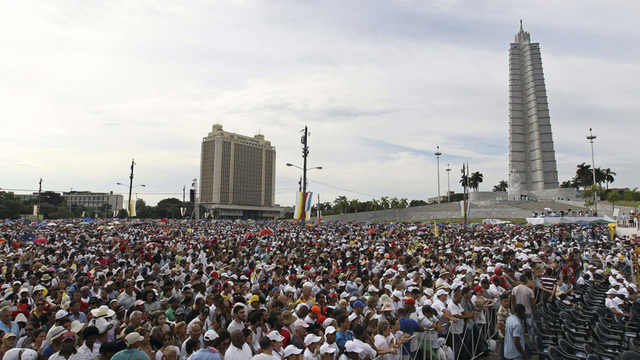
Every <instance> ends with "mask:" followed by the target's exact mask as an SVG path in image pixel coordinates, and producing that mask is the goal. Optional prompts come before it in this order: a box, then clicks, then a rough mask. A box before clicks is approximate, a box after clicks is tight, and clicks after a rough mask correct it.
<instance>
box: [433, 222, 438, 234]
mask: <svg viewBox="0 0 640 360" xmlns="http://www.w3.org/2000/svg"><path fill="white" fill-rule="evenodd" d="M433 234H434V235H435V236H436V237H438V224H436V222H435V221H434V222H433Z"/></svg>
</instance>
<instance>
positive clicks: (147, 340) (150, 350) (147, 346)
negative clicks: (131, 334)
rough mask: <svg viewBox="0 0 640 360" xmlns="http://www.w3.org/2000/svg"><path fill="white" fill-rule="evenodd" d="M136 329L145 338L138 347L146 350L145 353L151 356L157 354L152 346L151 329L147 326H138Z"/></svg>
mask: <svg viewBox="0 0 640 360" xmlns="http://www.w3.org/2000/svg"><path fill="white" fill-rule="evenodd" d="M136 331H137V332H138V334H140V336H142V337H143V338H144V339H143V340H142V341H141V342H140V345H139V346H138V349H140V350H142V351H144V353H145V354H147V355H148V356H149V357H152V356H155V352H154V351H153V348H152V347H151V343H150V341H151V334H150V332H149V330H147V328H145V327H142V326H141V327H138V328H137V329H136Z"/></svg>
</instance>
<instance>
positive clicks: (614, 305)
mask: <svg viewBox="0 0 640 360" xmlns="http://www.w3.org/2000/svg"><path fill="white" fill-rule="evenodd" d="M606 294H607V298H606V299H605V300H604V305H605V306H606V307H607V308H609V309H610V310H611V312H613V313H614V314H616V315H620V316H624V317H631V314H629V313H625V312H624V311H622V309H621V308H620V305H619V304H618V302H617V301H616V300H617V299H616V297H617V295H619V294H620V292H619V291H617V290H616V289H609V290H607V292H606Z"/></svg>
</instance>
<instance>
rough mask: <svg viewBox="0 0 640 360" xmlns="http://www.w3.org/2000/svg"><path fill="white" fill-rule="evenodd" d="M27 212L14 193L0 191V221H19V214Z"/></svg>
mask: <svg viewBox="0 0 640 360" xmlns="http://www.w3.org/2000/svg"><path fill="white" fill-rule="evenodd" d="M29 210H30V208H29V207H28V206H27V205H24V204H23V203H22V201H20V198H19V197H18V196H16V195H15V194H14V193H12V192H6V191H0V219H19V218H20V214H21V213H28V212H29Z"/></svg>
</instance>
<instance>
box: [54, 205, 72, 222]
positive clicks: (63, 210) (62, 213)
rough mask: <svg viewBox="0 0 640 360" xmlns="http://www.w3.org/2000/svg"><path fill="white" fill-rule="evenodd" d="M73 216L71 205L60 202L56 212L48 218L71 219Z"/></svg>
mask: <svg viewBox="0 0 640 360" xmlns="http://www.w3.org/2000/svg"><path fill="white" fill-rule="evenodd" d="M72 217H73V213H72V212H71V211H69V207H68V206H67V205H66V204H60V206H58V208H57V209H56V211H55V212H52V213H50V214H49V215H48V219H70V218H72Z"/></svg>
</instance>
